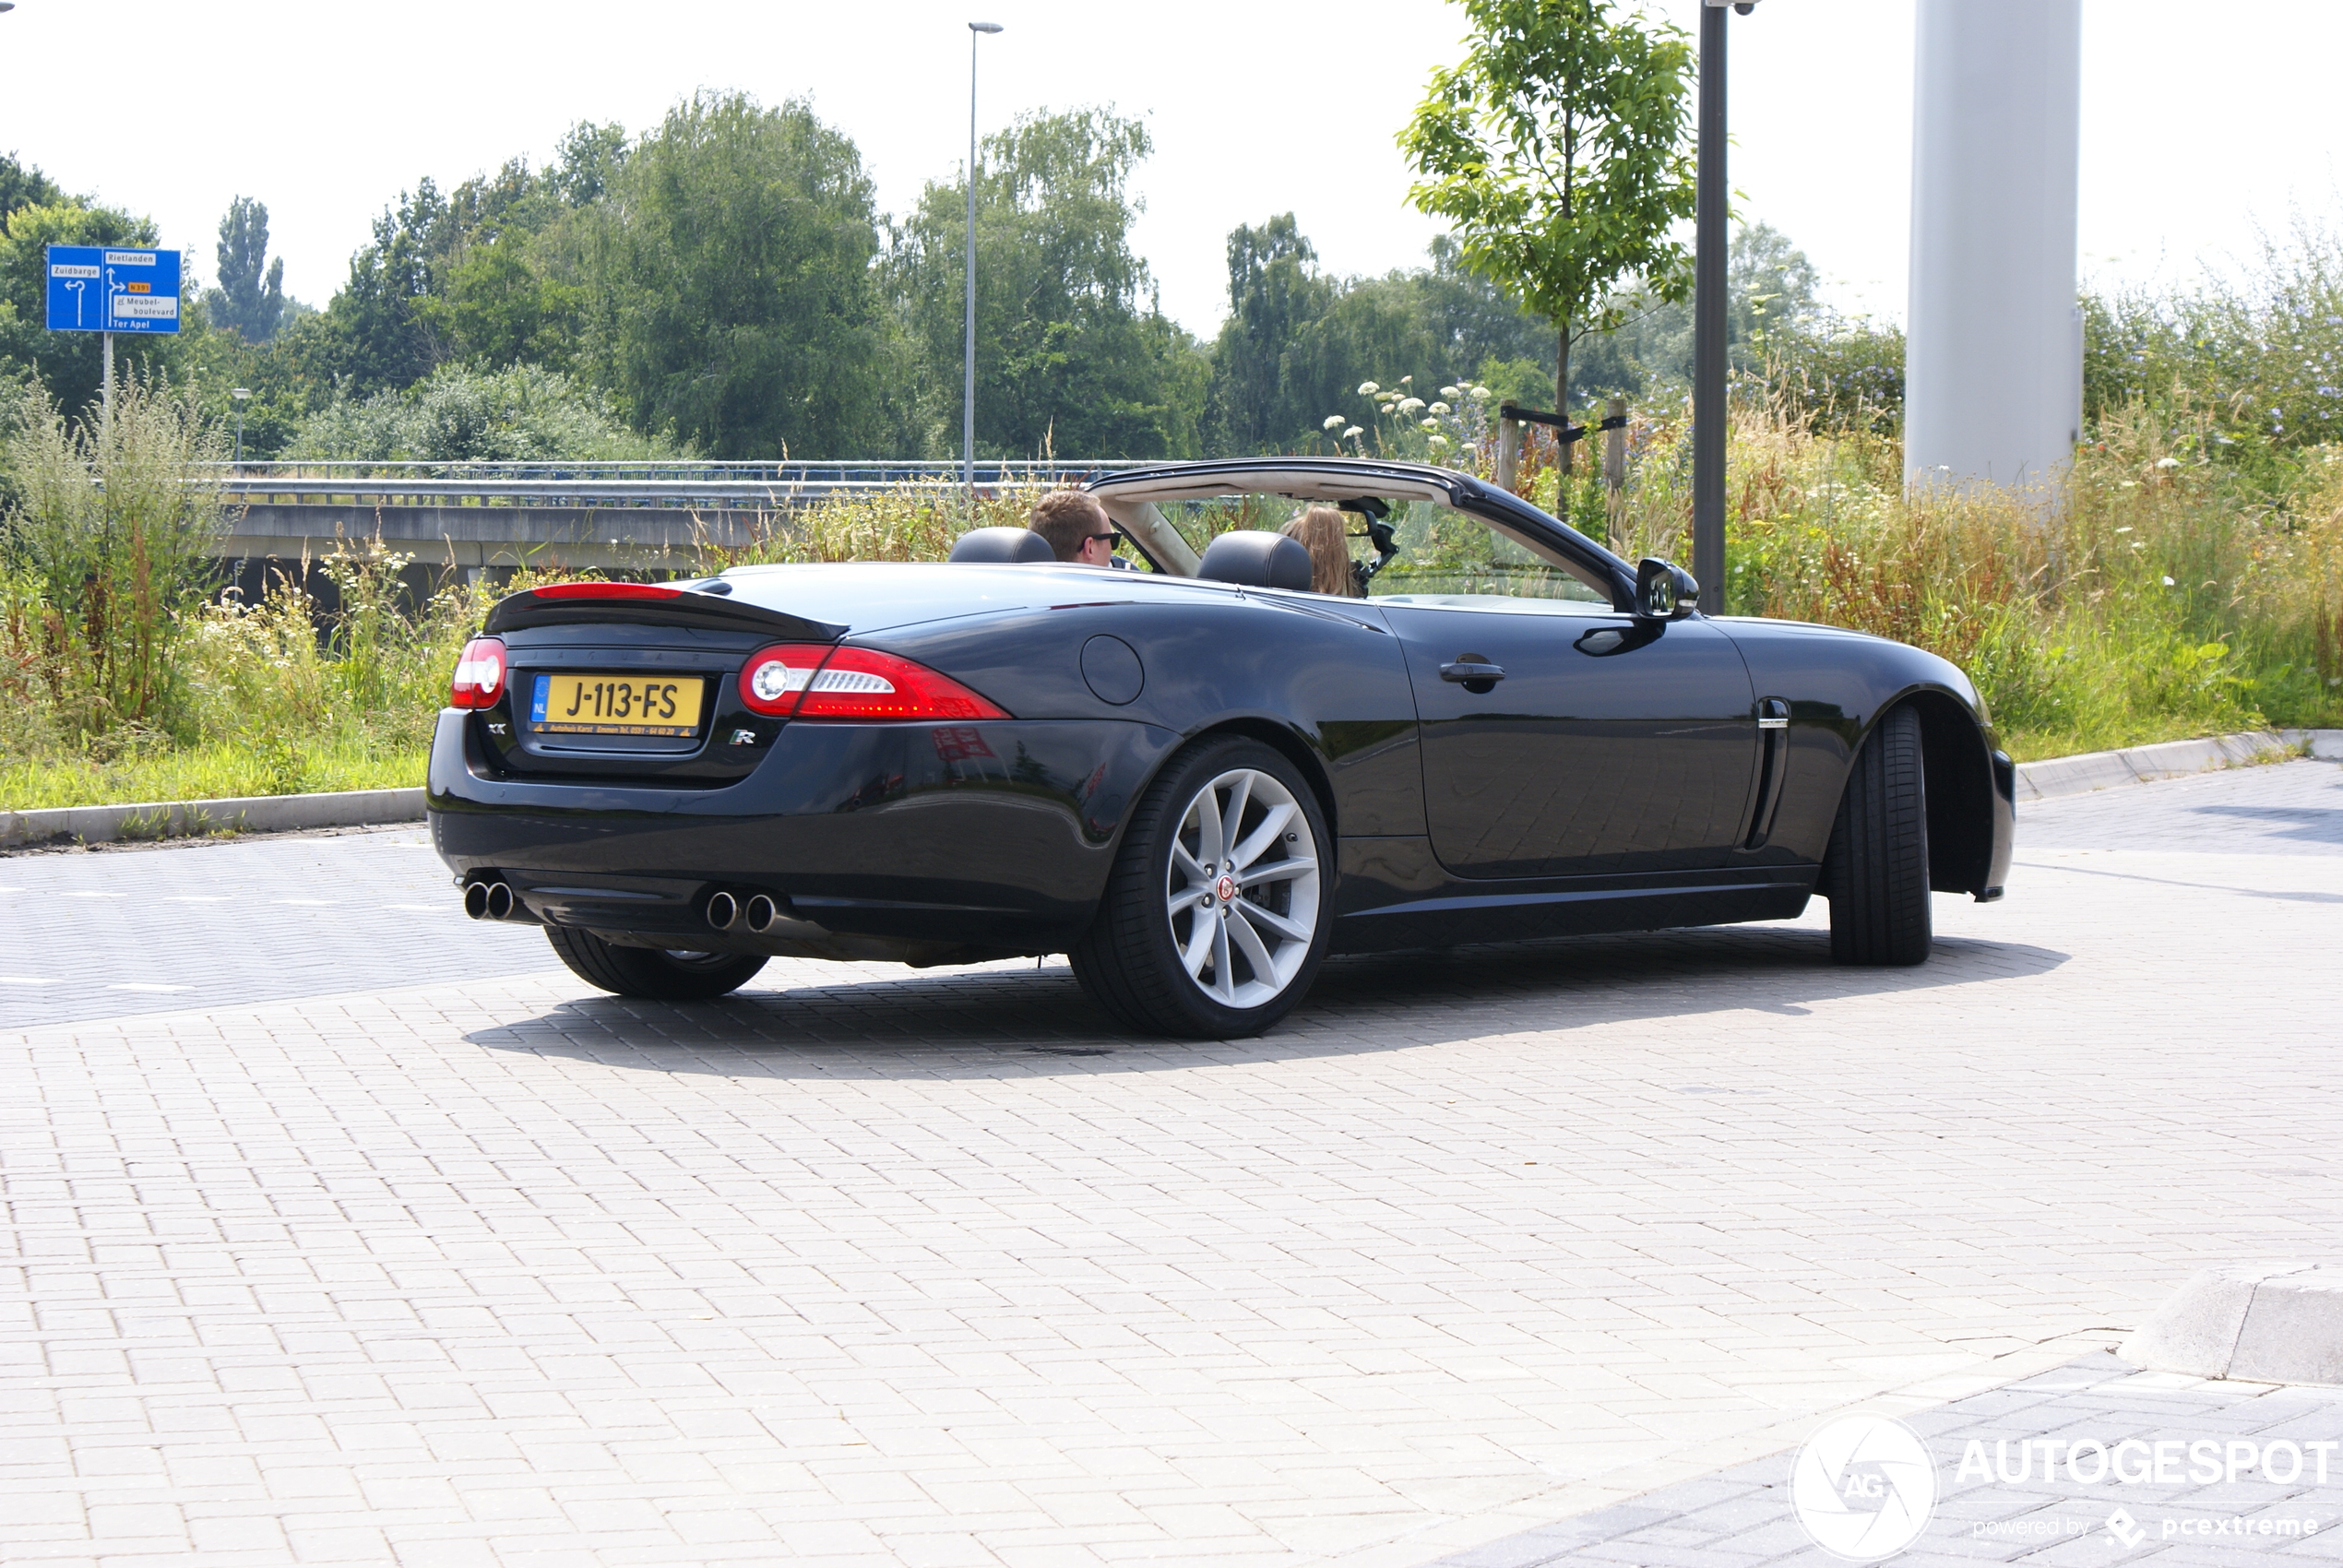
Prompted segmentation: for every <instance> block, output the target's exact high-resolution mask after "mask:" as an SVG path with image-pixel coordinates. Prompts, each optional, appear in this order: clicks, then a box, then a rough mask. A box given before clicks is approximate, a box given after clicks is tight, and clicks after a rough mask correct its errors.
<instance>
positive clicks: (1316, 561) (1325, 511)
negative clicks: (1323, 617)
mask: <svg viewBox="0 0 2343 1568" xmlns="http://www.w3.org/2000/svg"><path fill="white" fill-rule="evenodd" d="M1278 531H1279V533H1281V534H1283V535H1285V536H1286V538H1288V539H1290V540H1299V541H1300V542H1301V545H1302V548H1303V549H1304V550H1307V551H1308V552H1310V591H1311V592H1312V593H1331V594H1337V595H1339V596H1341V597H1343V598H1346V599H1359V598H1362V597H1364V596H1363V595H1362V593H1361V591H1360V587H1359V575H1358V573H1356V572H1354V571H1353V570H1351V567H1350V529H1349V528H1347V527H1346V526H1345V525H1344V523H1343V520H1342V513H1341V511H1340V509H1338V508H1337V507H1333V506H1311V507H1307V508H1305V509H1303V510H1302V511H1299V512H1296V513H1295V514H1294V515H1293V518H1292V520H1291V521H1290V522H1289V523H1287V524H1286V526H1285V527H1283V528H1281V529H1279V530H1278Z"/></svg>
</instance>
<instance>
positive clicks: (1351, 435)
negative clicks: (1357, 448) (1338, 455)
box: [1342, 424, 1366, 441]
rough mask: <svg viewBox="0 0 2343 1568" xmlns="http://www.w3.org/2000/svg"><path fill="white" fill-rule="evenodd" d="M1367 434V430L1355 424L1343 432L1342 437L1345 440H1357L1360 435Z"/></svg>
mask: <svg viewBox="0 0 2343 1568" xmlns="http://www.w3.org/2000/svg"><path fill="white" fill-rule="evenodd" d="M1364 434H1366V432H1364V431H1362V430H1361V429H1360V428H1359V427H1358V426H1357V425H1355V424H1354V425H1352V426H1351V427H1350V429H1349V430H1346V431H1344V432H1343V433H1342V439H1343V440H1345V441H1356V440H1357V439H1358V438H1359V437H1360V436H1362V435H1364Z"/></svg>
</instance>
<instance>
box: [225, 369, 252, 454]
mask: <svg viewBox="0 0 2343 1568" xmlns="http://www.w3.org/2000/svg"><path fill="white" fill-rule="evenodd" d="M228 396H229V397H231V398H234V399H235V400H236V466H237V467H238V468H242V467H243V466H244V399H245V398H249V397H251V396H252V391H251V389H250V388H249V387H244V386H231V387H230V388H228Z"/></svg>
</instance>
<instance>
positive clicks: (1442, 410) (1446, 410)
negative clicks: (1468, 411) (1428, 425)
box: [1432, 403, 1457, 414]
mask: <svg viewBox="0 0 2343 1568" xmlns="http://www.w3.org/2000/svg"><path fill="white" fill-rule="evenodd" d="M1432 411H1433V413H1435V414H1453V413H1455V412H1456V411H1457V410H1454V409H1452V408H1450V407H1449V406H1448V405H1447V404H1445V403H1434V404H1433V405H1432Z"/></svg>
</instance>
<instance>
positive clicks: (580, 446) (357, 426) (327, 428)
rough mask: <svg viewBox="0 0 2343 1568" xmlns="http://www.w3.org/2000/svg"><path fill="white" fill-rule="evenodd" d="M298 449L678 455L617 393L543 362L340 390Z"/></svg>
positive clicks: (370, 455)
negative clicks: (633, 416) (356, 396)
mask: <svg viewBox="0 0 2343 1568" xmlns="http://www.w3.org/2000/svg"><path fill="white" fill-rule="evenodd" d="M286 452H287V455H288V456H290V457H313V458H330V457H340V458H355V459H358V460H361V461H367V462H390V461H404V460H410V459H413V460H421V461H424V462H440V463H450V462H482V461H487V462H513V461H544V460H548V459H554V458H569V459H573V460H579V461H584V460H590V459H596V458H639V457H673V456H676V452H675V449H674V445H673V444H672V443H671V442H667V441H662V440H656V439H651V438H647V437H645V436H641V435H638V434H636V433H635V432H634V431H632V430H629V429H628V428H627V427H626V425H625V424H624V422H623V421H621V420H620V419H619V417H618V412H617V410H614V409H613V408H612V407H611V406H610V399H609V398H607V397H605V396H604V395H603V394H601V393H600V392H598V391H596V390H594V389H593V388H591V387H589V386H579V385H577V383H576V382H574V381H572V380H570V379H569V378H568V377H567V376H565V375H563V374H559V373H558V372H555V371H550V370H545V369H542V368H541V367H539V366H537V365H527V364H524V365H514V366H511V367H509V368H507V369H504V370H497V371H483V370H479V369H475V368H473V367H471V366H469V365H462V364H447V365H442V366H441V367H440V368H439V369H437V370H435V371H434V372H433V373H432V374H430V375H428V376H426V377H424V378H423V379H422V380H421V381H419V382H417V383H415V384H414V385H413V386H410V387H408V388H406V389H405V390H404V391H400V392H377V393H375V395H374V396H373V397H371V398H364V399H362V400H352V399H347V398H337V399H336V400H335V401H333V402H331V403H329V404H327V406H326V407H324V408H322V409H320V410H317V411H316V412H315V413H314V414H312V415H310V416H309V417H308V418H307V419H306V420H303V422H302V423H301V427H300V429H299V430H298V431H297V432H295V433H294V434H293V436H292V438H291V441H290V442H289V443H288V444H287V447H286Z"/></svg>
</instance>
